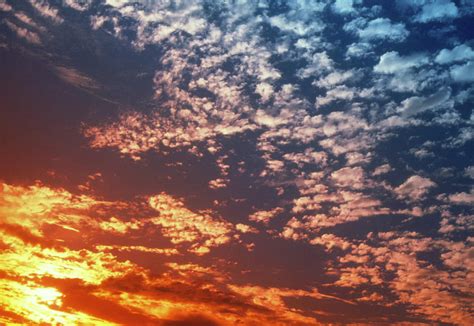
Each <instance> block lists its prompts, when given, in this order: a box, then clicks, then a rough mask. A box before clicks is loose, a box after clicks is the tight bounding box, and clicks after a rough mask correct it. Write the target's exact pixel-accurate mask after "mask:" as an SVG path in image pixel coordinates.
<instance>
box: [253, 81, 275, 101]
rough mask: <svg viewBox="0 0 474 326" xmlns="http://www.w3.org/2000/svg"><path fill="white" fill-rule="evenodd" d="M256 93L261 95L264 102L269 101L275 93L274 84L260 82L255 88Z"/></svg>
mask: <svg viewBox="0 0 474 326" xmlns="http://www.w3.org/2000/svg"><path fill="white" fill-rule="evenodd" d="M255 93H257V94H258V95H260V97H261V98H262V101H263V102H267V101H268V100H269V99H270V98H271V97H272V95H273V93H274V91H273V86H272V85H270V84H269V83H260V84H258V85H257V87H256V89H255Z"/></svg>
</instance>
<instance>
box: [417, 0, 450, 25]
mask: <svg viewBox="0 0 474 326" xmlns="http://www.w3.org/2000/svg"><path fill="white" fill-rule="evenodd" d="M458 14H459V11H458V8H457V7H456V4H455V3H454V2H451V1H450V0H433V1H427V2H426V3H425V4H424V5H423V7H421V12H420V13H419V14H418V15H416V16H415V18H414V20H415V21H417V22H420V23H427V22H431V21H443V20H449V19H453V18H456V17H457V16H458Z"/></svg>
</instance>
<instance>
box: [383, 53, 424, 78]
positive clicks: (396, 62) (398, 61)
mask: <svg viewBox="0 0 474 326" xmlns="http://www.w3.org/2000/svg"><path fill="white" fill-rule="evenodd" d="M428 62H429V60H428V57H427V56H426V55H424V54H421V53H418V54H412V55H408V56H400V55H399V54H398V52H396V51H391V52H386V53H385V54H383V55H382V56H381V57H380V60H379V63H378V64H377V65H375V66H374V71H375V72H377V73H382V74H394V73H398V72H400V71H403V70H406V69H410V68H417V67H420V66H422V65H424V64H427V63H428Z"/></svg>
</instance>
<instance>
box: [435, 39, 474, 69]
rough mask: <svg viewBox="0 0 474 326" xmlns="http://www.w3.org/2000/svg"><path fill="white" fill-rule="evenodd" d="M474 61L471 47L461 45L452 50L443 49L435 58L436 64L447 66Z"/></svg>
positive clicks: (473, 52)
mask: <svg viewBox="0 0 474 326" xmlns="http://www.w3.org/2000/svg"><path fill="white" fill-rule="evenodd" d="M472 59H474V51H473V50H472V49H471V47H470V46H468V45H466V44H461V45H458V46H456V47H455V48H453V49H452V50H448V49H443V50H441V51H440V52H439V53H438V55H437V56H436V58H435V62H436V63H439V64H447V63H451V62H455V61H465V60H472Z"/></svg>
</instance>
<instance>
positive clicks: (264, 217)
mask: <svg viewBox="0 0 474 326" xmlns="http://www.w3.org/2000/svg"><path fill="white" fill-rule="evenodd" d="M282 212H283V208H281V207H275V208H273V209H271V210H268V211H256V212H254V213H252V214H251V215H250V216H249V220H250V221H254V222H262V223H269V222H270V220H271V219H273V218H274V217H275V216H276V215H278V214H280V213H282Z"/></svg>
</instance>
